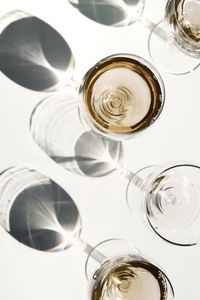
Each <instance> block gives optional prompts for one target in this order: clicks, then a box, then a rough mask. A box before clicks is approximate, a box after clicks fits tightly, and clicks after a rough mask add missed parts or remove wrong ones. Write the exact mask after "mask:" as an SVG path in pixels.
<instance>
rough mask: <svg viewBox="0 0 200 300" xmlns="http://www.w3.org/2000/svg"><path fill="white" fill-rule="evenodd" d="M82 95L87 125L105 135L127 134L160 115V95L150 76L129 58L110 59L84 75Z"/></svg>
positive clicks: (138, 129)
mask: <svg viewBox="0 0 200 300" xmlns="http://www.w3.org/2000/svg"><path fill="white" fill-rule="evenodd" d="M80 91H81V93H82V95H83V100H84V103H85V105H86V113H87V117H88V119H89V121H90V123H91V124H92V125H93V126H95V127H96V128H98V129H100V130H101V131H103V132H107V133H114V134H115V133H120V134H129V133H133V132H138V131H140V130H142V129H144V128H146V127H148V126H149V125H150V124H151V123H152V122H153V121H154V120H155V119H156V118H157V116H158V115H159V113H160V111H161V108H162V104H163V95H162V91H161V87H160V84H159V82H158V80H157V78H156V76H155V75H154V74H153V72H152V71H151V70H150V69H149V68H148V67H146V66H145V65H144V64H142V63H140V62H139V61H137V60H135V59H132V58H130V57H110V58H108V59H105V60H103V61H101V62H100V63H98V64H97V65H96V66H95V67H94V68H93V69H92V70H90V71H89V72H88V74H86V76H85V79H84V84H83V85H82V87H81V90H80Z"/></svg>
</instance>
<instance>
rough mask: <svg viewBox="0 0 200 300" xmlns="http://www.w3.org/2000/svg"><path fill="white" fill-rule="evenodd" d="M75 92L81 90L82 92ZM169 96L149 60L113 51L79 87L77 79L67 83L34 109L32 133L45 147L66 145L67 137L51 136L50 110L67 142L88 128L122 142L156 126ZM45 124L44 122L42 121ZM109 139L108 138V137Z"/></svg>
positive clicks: (92, 70) (61, 147) (90, 72)
mask: <svg viewBox="0 0 200 300" xmlns="http://www.w3.org/2000/svg"><path fill="white" fill-rule="evenodd" d="M76 90H79V95H78V94H77V92H76ZM78 98H80V101H79V103H78ZM53 99H54V100H53ZM56 99H57V100H56ZM72 100H73V101H72ZM164 100H165V91H164V84H163V81H162V79H161V77H160V75H159V73H158V72H157V71H156V70H155V69H154V68H153V66H152V65H151V64H150V63H149V62H147V61H146V60H145V59H143V58H141V57H138V56H135V55H131V54H117V55H111V56H109V57H106V58H104V59H102V60H101V61H100V62H98V63H97V64H96V65H95V66H94V67H92V68H91V69H90V70H89V71H88V72H87V74H86V75H85V77H84V78H83V80H82V82H81V84H80V85H77V88H74V82H73V81H71V88H70V87H69V86H68V88H66V89H65V91H62V92H61V93H59V94H55V95H53V97H52V96H50V97H49V98H47V99H46V100H45V101H43V102H41V103H40V104H39V105H38V106H37V107H36V108H35V109H34V111H33V113H32V116H31V132H32V134H33V137H34V139H35V140H36V141H37V143H38V144H39V145H40V146H41V148H42V149H44V150H45V149H46V148H48V147H49V146H48V147H46V145H43V144H44V143H45V144H46V142H47V143H48V144H49V145H50V143H51V145H50V147H51V148H52V147H53V148H54V149H55V148H56V147H57V148H58V149H63V146H62V145H61V143H62V142H63V139H62V142H61V140H60V141H59V140H58V138H56V137H55V140H54V141H53V139H52V138H51V137H49V132H50V130H49V129H48V128H47V127H48V126H49V124H48V125H47V123H50V122H51V118H50V117H48V115H49V114H51V116H52V117H53V119H54V122H55V124H56V127H55V128H57V127H58V128H60V129H59V131H60V130H61V131H62V134H63V137H64V135H65V134H66V137H64V140H65V142H67V139H68V137H70V142H71V143H72V144H74V141H73V140H74V136H76V140H77V139H78V136H80V132H81V131H82V132H83V128H84V127H85V128H86V130H89V129H92V130H93V132H95V133H97V134H99V135H100V136H102V137H105V138H109V139H111V140H116V141H118V140H123V139H126V138H130V137H133V136H135V135H136V134H137V133H140V132H142V131H144V130H145V129H147V128H149V127H150V126H151V125H152V124H154V122H155V120H157V118H158V117H159V115H160V113H161V111H162V109H163V105H164ZM67 102H68V103H67ZM73 103H74V104H73ZM73 105H74V107H73ZM78 109H79V110H78ZM48 110H49V111H48ZM72 110H73V113H72ZM75 110H76V111H77V112H75ZM53 111H54V112H55V116H53V113H52V112H53ZM56 114H57V115H56ZM75 114H77V116H76V115H75ZM77 117H78V118H79V119H80V121H81V123H82V125H83V126H82V127H81V126H80V122H77V121H76V122H75V120H77ZM43 122H44V125H41V124H42V123H43ZM62 122H63V124H62ZM55 124H54V125H55ZM40 126H42V129H40ZM50 126H51V125H50ZM61 127H62V129H61ZM51 128H53V127H52V126H51ZM64 128H65V129H64ZM70 128H71V129H72V130H71V129H70ZM53 130H54V131H55V130H56V129H53ZM65 130H66V132H69V135H67V133H65ZM39 131H41V133H40V132H39ZM42 131H43V132H42ZM45 131H46V132H45ZM47 131H49V132H47ZM57 134H58V135H59V137H61V132H59V133H58V131H57ZM46 135H48V138H46ZM99 138H100V137H99ZM56 139H57V142H56ZM100 139H101V138H100ZM104 143H109V142H108V141H106V139H105V142H104ZM53 144H54V145H53ZM68 144H69V143H68ZM110 144H114V142H113V143H111V142H110ZM115 144H116V145H117V143H115ZM59 145H61V146H59ZM46 152H48V154H49V155H50V156H57V155H55V153H53V155H52V154H50V153H49V151H48V150H47V151H46ZM56 152H57V151H56ZM63 155H64V156H66V149H65V150H64V153H63V151H62V155H61V156H63Z"/></svg>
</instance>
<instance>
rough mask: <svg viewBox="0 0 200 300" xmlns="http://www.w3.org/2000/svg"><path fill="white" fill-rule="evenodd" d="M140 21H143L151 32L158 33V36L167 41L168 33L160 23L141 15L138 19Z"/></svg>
mask: <svg viewBox="0 0 200 300" xmlns="http://www.w3.org/2000/svg"><path fill="white" fill-rule="evenodd" d="M138 21H139V22H141V23H142V24H143V26H144V27H146V28H147V29H149V30H150V31H151V32H153V33H154V34H156V35H157V36H158V37H160V38H161V39H162V40H164V41H166V40H167V34H166V31H165V30H163V29H162V28H160V27H159V26H157V25H158V23H154V22H152V21H151V20H149V19H148V18H147V17H145V16H141V17H140V18H139V19H138Z"/></svg>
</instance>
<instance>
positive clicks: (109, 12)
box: [68, 0, 144, 26]
mask: <svg viewBox="0 0 200 300" xmlns="http://www.w3.org/2000/svg"><path fill="white" fill-rule="evenodd" d="M68 1H69V2H70V3H71V4H72V5H73V6H74V7H75V8H77V9H78V10H79V11H80V12H81V13H82V14H83V15H85V16H86V17H88V18H89V19H91V20H93V21H95V22H97V23H100V24H104V25H108V26H127V25H130V24H132V23H134V22H135V21H137V19H138V18H139V16H140V14H141V13H142V11H143V8H144V1H143V0H118V1H116V0H93V1H90V0H68Z"/></svg>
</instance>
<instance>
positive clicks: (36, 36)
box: [0, 11, 74, 91]
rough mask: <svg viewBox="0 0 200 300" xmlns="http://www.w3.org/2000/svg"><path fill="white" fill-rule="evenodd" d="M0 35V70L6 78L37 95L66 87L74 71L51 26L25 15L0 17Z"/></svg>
mask: <svg viewBox="0 0 200 300" xmlns="http://www.w3.org/2000/svg"><path fill="white" fill-rule="evenodd" d="M0 33H1V34H0V70H1V72H3V73H4V74H5V75H6V76H7V77H8V78H10V79H11V80H13V81H14V82H15V83H17V84H19V85H21V86H23V87H25V88H28V89H31V90H36V91H53V90H56V89H58V88H61V87H63V86H64V85H66V83H67V82H68V80H69V78H70V73H71V72H72V71H73V68H74V59H73V55H72V52H71V49H70V48H69V46H68V44H67V43H66V42H65V40H64V39H63V38H62V36H61V35H60V34H59V33H58V32H57V31H56V30H55V29H53V28H52V27H51V26H50V25H48V24H47V23H45V22H44V21H42V20H40V19H38V18H36V17H34V16H31V15H29V14H27V13H25V12H22V11H12V12H10V13H7V14H5V15H4V16H2V17H1V19H0ZM66 71H67V72H66Z"/></svg>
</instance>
